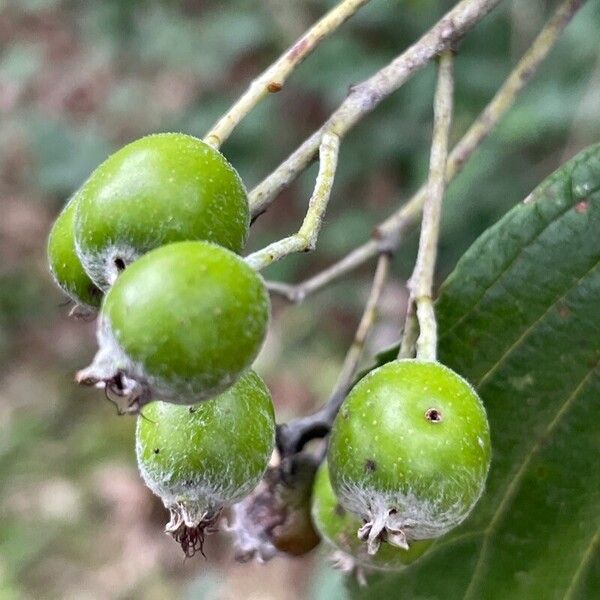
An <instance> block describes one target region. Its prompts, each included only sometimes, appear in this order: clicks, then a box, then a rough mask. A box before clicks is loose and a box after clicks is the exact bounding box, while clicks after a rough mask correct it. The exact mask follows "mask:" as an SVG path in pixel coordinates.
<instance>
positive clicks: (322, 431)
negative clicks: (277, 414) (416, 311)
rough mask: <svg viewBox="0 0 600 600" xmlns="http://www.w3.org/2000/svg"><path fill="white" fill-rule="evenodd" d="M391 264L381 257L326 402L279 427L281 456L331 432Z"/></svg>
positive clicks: (351, 380)
mask: <svg viewBox="0 0 600 600" xmlns="http://www.w3.org/2000/svg"><path fill="white" fill-rule="evenodd" d="M390 262H391V256H390V255H389V254H382V255H380V257H379V261H378V262H377V268H376V270H375V276H374V278H373V284H372V286H371V291H370V292H369V297H368V299H367V303H366V305H365V310H364V312H363V314H362V317H361V319H360V323H359V324H358V328H357V330H356V334H355V336H354V341H353V342H352V345H351V346H350V349H349V350H348V353H347V354H346V358H345V359H344V364H343V366H342V370H341V371H340V375H339V377H338V380H337V382H336V384H335V387H334V389H333V392H332V394H331V396H330V397H329V400H328V401H327V403H326V404H325V405H324V406H323V407H322V408H321V409H319V410H318V411H317V412H315V413H313V414H312V415H308V416H307V417H301V418H299V419H296V420H295V421H292V422H291V423H284V424H283V425H279V426H278V428H277V445H278V448H279V451H280V453H281V455H282V456H283V457H286V456H291V455H293V454H295V453H297V452H299V451H300V450H302V448H303V446H304V444H306V442H308V441H309V440H311V439H314V438H317V437H324V436H325V435H327V433H328V432H329V430H330V429H331V425H332V424H333V420H334V419H335V416H336V415H337V413H338V410H339V408H340V406H341V404H342V402H343V401H344V398H345V397H346V394H347V393H348V391H349V390H350V388H351V386H352V383H353V379H354V376H355V374H356V369H357V367H358V364H359V363H360V359H361V358H362V355H363V353H364V348H365V342H366V340H367V337H368V335H369V333H370V331H371V329H372V328H373V325H375V323H376V321H377V307H378V305H379V300H380V298H381V294H382V292H383V289H384V287H385V283H386V281H387V277H388V273H389V269H390Z"/></svg>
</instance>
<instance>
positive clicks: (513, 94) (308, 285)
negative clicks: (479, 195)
mask: <svg viewBox="0 0 600 600" xmlns="http://www.w3.org/2000/svg"><path fill="white" fill-rule="evenodd" d="M582 4H583V1H582V0H565V1H563V2H562V3H561V4H560V5H559V7H558V9H557V10H556V12H555V13H554V15H553V16H552V17H551V18H550V20H549V21H548V22H547V24H546V25H545V26H544V28H543V29H542V30H541V32H540V33H539V35H538V36H537V37H536V39H535V40H534V42H533V44H532V45H531V47H530V48H529V49H528V50H527V52H526V53H525V54H524V55H523V57H522V58H521V60H520V61H519V63H518V64H517V65H516V67H515V68H514V70H513V71H512V72H511V74H510V75H509V76H508V78H507V79H506V80H505V82H504V83H503V84H502V86H501V87H500V89H499V90H498V92H496V94H495V96H494V97H493V98H492V100H491V101H490V102H489V104H488V105H487V106H486V107H485V108H484V110H483V111H482V113H481V114H480V115H479V116H478V117H477V119H476V120H475V121H474V122H473V124H472V125H471V127H470V128H469V129H468V131H467V132H466V133H465V135H464V136H463V137H462V138H461V140H460V141H459V142H458V143H457V144H456V146H455V147H454V148H453V150H452V152H451V153H450V156H449V158H448V163H447V166H446V182H447V183H449V182H450V181H452V180H453V179H454V178H455V177H456V175H458V173H460V171H461V170H462V168H463V167H464V165H465V163H466V162H467V160H468V159H469V158H470V157H471V155H472V154H473V152H474V151H475V150H476V149H477V148H478V147H479V146H480V145H481V143H482V142H483V141H484V140H485V139H486V138H487V136H488V135H489V134H490V132H491V131H492V130H493V129H494V127H495V126H496V125H497V124H498V122H499V121H500V119H502V117H504V115H505V114H506V113H507V112H508V110H509V109H510V108H511V107H512V106H513V104H514V102H515V100H516V98H517V96H518V94H519V93H520V92H521V91H522V90H523V88H524V87H525V86H526V85H527V83H529V81H530V80H531V78H532V77H533V75H534V74H535V73H536V71H537V69H538V68H539V66H540V65H541V64H542V62H543V61H544V59H545V58H546V57H547V56H548V54H549V53H550V51H551V50H552V48H553V47H554V46H555V44H556V42H557V41H558V39H559V37H560V34H561V33H562V32H563V30H564V28H565V27H566V26H567V24H568V23H569V22H570V21H571V19H572V18H573V16H574V15H575V13H576V12H577V10H578V9H579V8H580V7H581V5H582ZM306 143H308V142H305V144H306ZM284 164H285V163H284ZM282 176H283V172H282ZM267 179H268V178H267ZM266 181H267V180H265V182H266ZM265 182H263V183H265ZM261 185H263V184H261ZM259 188H260V186H259V187H257V188H256V190H259ZM256 190H255V191H256ZM426 191H427V186H426V185H423V186H422V187H421V188H420V189H419V190H418V191H417V192H416V193H415V194H414V196H413V197H412V198H411V199H410V200H409V201H408V202H407V203H406V204H404V205H403V206H402V207H401V208H400V209H398V210H397V211H396V212H395V213H393V214H392V215H391V216H390V217H388V218H387V219H386V220H385V221H383V222H382V223H381V224H380V225H379V226H378V227H377V228H376V230H375V232H374V235H373V238H372V239H370V240H368V241H367V242H365V243H364V244H362V245H361V246H358V247H357V248H355V249H353V250H352V251H351V252H350V253H349V254H348V255H346V256H345V257H343V258H342V259H341V260H339V261H338V262H336V263H334V264H333V265H331V266H330V267H327V268H326V269H324V270H323V271H321V272H320V273H317V274H316V275H314V276H312V277H310V278H309V279H307V280H306V281H304V282H301V283H298V284H285V283H274V282H269V289H271V291H272V292H274V293H277V294H279V295H282V296H284V297H285V298H287V299H288V300H290V301H291V302H301V301H302V300H304V298H305V297H306V296H308V295H310V294H312V293H314V292H316V291H318V290H320V289H321V288H323V287H325V286H326V285H328V284H329V283H331V282H332V281H335V280H336V279H338V278H340V277H342V276H343V275H345V274H346V273H348V272H350V271H352V270H354V269H356V268H358V267H359V266H361V265H362V264H364V263H365V262H367V261H369V260H371V259H372V258H373V257H374V256H377V254H378V253H379V252H381V250H382V249H385V250H387V251H390V252H393V251H394V250H395V249H396V248H397V247H398V245H399V244H400V243H401V242H402V239H403V236H404V234H405V233H406V232H408V231H409V230H410V229H412V228H413V227H414V225H415V224H416V223H417V222H418V220H419V217H420V215H421V211H422V207H423V203H424V200H425V196H426Z"/></svg>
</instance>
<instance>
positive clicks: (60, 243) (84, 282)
mask: <svg viewBox="0 0 600 600" xmlns="http://www.w3.org/2000/svg"><path fill="white" fill-rule="evenodd" d="M74 200H75V198H71V200H69V202H67V204H66V205H65V207H64V208H63V209H62V211H61V212H60V214H59V215H58V217H56V221H54V225H52V229H51V230H50V235H49V236H48V263H49V265H50V272H51V273H52V277H53V278H54V281H55V282H56V284H57V285H58V286H59V287H60V288H61V289H62V290H63V292H65V294H67V296H69V297H70V298H71V299H72V300H73V301H74V302H75V303H77V304H78V305H79V306H81V307H83V308H85V309H88V310H96V309H97V308H98V307H99V306H100V302H101V301H102V292H101V291H100V290H99V289H98V288H97V287H96V286H95V285H94V282H93V281H92V280H91V279H90V278H89V277H88V275H87V273H86V272H85V271H84V269H83V267H82V266H81V261H80V260H79V257H78V256H77V252H76V251H75V237H74V232H73V220H74V217H75V202H74Z"/></svg>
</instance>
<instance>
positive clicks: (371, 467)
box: [365, 458, 377, 473]
mask: <svg viewBox="0 0 600 600" xmlns="http://www.w3.org/2000/svg"><path fill="white" fill-rule="evenodd" d="M375 471H377V463H376V462H375V461H374V460H373V459H372V458H367V460H365V473H374V472H375Z"/></svg>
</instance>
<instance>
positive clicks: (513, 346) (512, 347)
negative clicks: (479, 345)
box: [475, 259, 600, 389]
mask: <svg viewBox="0 0 600 600" xmlns="http://www.w3.org/2000/svg"><path fill="white" fill-rule="evenodd" d="M598 265H600V259H598V260H597V261H596V262H595V263H594V264H593V265H592V266H591V267H590V268H589V269H588V270H587V271H586V272H585V273H584V274H583V275H582V276H581V277H579V278H578V279H577V280H576V281H575V282H573V283H572V284H570V285H569V287H568V288H567V289H566V290H565V291H563V292H561V294H560V296H557V297H556V298H555V299H554V300H553V301H552V302H551V303H550V304H549V305H548V308H547V309H546V310H545V311H544V312H543V313H542V314H541V315H540V316H539V317H538V318H537V319H536V320H535V321H533V322H532V323H531V324H530V325H529V326H527V328H526V329H525V330H524V331H523V333H522V334H521V335H519V337H518V338H517V339H516V340H515V341H514V342H513V343H512V344H510V346H508V348H507V349H506V350H505V351H504V352H503V353H502V355H501V356H500V358H499V359H498V360H497V361H495V363H494V364H493V365H492V366H491V367H490V369H488V371H486V372H485V373H484V374H483V375H482V376H481V378H480V379H479V381H478V382H477V384H476V385H475V387H476V388H477V389H480V388H481V386H483V385H484V384H485V383H486V381H487V380H488V379H489V378H490V377H491V376H492V375H494V374H495V373H496V371H498V369H499V368H500V367H501V366H502V365H503V364H504V363H505V362H506V360H507V359H508V357H509V356H510V355H511V354H512V352H513V351H514V350H515V349H516V348H518V347H519V346H520V345H521V344H522V343H523V342H524V341H525V339H526V338H527V336H528V335H529V334H530V333H531V332H532V331H533V330H534V329H535V328H536V327H537V326H538V325H539V324H540V323H541V322H542V321H543V320H544V319H545V318H546V317H547V316H548V314H549V313H550V312H551V311H552V310H553V309H554V308H555V307H556V305H557V304H558V303H559V302H560V301H561V300H564V298H566V297H567V296H568V295H569V294H570V293H571V292H572V291H573V290H574V289H576V288H577V287H579V286H580V285H581V283H582V282H583V281H584V280H585V279H587V278H588V277H589V276H590V275H591V274H592V273H593V272H594V271H595V270H596V269H597V268H598Z"/></svg>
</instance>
